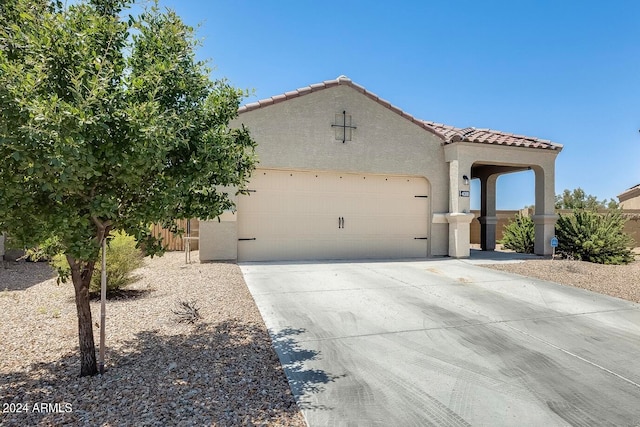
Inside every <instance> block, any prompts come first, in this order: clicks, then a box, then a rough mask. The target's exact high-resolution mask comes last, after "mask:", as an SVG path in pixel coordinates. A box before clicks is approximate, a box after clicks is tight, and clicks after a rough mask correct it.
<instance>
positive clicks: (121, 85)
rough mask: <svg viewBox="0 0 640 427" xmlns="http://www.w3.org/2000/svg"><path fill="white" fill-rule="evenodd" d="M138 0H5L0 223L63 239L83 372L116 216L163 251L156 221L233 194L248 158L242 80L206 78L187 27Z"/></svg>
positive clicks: (32, 238) (50, 250) (222, 203)
mask: <svg viewBox="0 0 640 427" xmlns="http://www.w3.org/2000/svg"><path fill="white" fill-rule="evenodd" d="M132 1H133V0H90V1H86V0H84V1H80V2H78V3H76V4H72V5H69V6H63V5H62V4H61V2H49V1H45V0H3V1H2V2H0V200H1V201H2V202H1V203H0V230H5V231H8V232H9V233H10V234H11V236H12V238H13V239H16V240H18V241H20V242H22V244H23V245H25V246H34V245H42V244H43V242H49V244H48V245H44V247H43V248H42V249H43V250H44V252H45V253H47V254H49V255H50V256H53V255H55V254H56V253H63V254H64V255H65V256H66V258H67V261H68V264H69V267H70V273H69V274H70V276H71V279H72V282H73V286H74V289H75V300H76V307H77V313H78V336H79V343H80V362H81V363H80V373H81V375H94V374H96V373H97V365H96V355H95V344H94V339H93V329H92V320H91V310H90V306H89V284H90V282H91V277H92V276H93V272H94V267H95V264H96V261H97V259H98V253H99V249H100V246H101V243H102V241H103V240H104V239H105V238H106V237H107V236H108V235H109V233H110V232H111V231H112V230H121V231H124V232H126V233H127V234H129V235H131V236H134V238H135V239H136V241H137V242H138V246H139V247H141V248H142V249H143V250H144V251H145V253H146V254H149V255H154V254H158V253H161V252H162V246H161V242H160V241H159V240H158V239H156V238H154V237H153V236H152V235H151V233H150V228H149V225H150V224H151V223H163V224H165V225H167V226H171V227H172V228H173V229H175V228H176V226H175V223H174V222H173V220H174V219H179V218H191V217H198V218H202V219H210V218H214V217H217V216H218V215H220V214H221V213H222V212H223V211H224V210H226V209H230V208H232V207H233V203H232V201H231V200H230V197H229V194H228V191H229V190H224V189H228V188H237V189H239V190H238V191H240V192H242V191H243V190H244V189H245V185H246V181H247V180H248V178H249V176H250V174H251V171H252V170H253V168H254V164H255V159H254V147H255V143H254V141H253V140H252V139H251V137H250V135H249V132H248V130H246V129H244V128H241V129H230V128H229V125H228V124H229V121H230V120H231V119H233V118H234V117H235V116H236V114H237V109H238V106H239V103H240V100H241V98H242V97H243V96H244V92H243V91H240V90H238V89H235V88H233V87H231V86H230V85H229V84H228V83H227V82H226V81H224V80H221V81H211V80H210V78H209V75H210V70H209V68H208V67H207V64H206V63H204V62H201V61H198V60H196V58H195V50H196V48H197V46H198V43H197V42H196V40H195V39H194V32H193V29H192V28H190V27H189V26H187V25H185V24H184V23H183V22H182V21H181V19H180V18H179V17H178V16H177V15H176V14H175V13H174V12H173V11H171V10H164V9H163V10H162V11H160V9H159V8H158V7H157V6H156V5H152V6H151V7H150V8H147V9H145V10H144V12H142V13H141V14H139V15H138V16H136V17H133V16H131V15H129V16H128V18H123V17H124V16H125V15H124V13H123V11H124V10H125V9H127V8H129V7H130V6H131V5H132Z"/></svg>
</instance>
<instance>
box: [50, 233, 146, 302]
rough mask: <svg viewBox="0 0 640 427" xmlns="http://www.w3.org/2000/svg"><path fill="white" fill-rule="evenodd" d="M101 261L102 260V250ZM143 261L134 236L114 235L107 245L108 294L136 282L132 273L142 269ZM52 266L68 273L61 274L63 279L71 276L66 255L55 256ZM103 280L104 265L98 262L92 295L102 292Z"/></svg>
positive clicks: (92, 278) (92, 285)
mask: <svg viewBox="0 0 640 427" xmlns="http://www.w3.org/2000/svg"><path fill="white" fill-rule="evenodd" d="M99 259H100V260H101V259H102V250H100V257H99ZM143 260H144V256H143V255H142V251H140V249H138V248H136V241H135V239H134V238H133V236H129V235H128V234H126V233H124V232H120V231H116V232H115V233H113V237H112V238H111V239H109V240H108V243H107V292H113V291H117V290H119V289H121V288H123V287H125V286H127V285H130V284H131V283H133V282H135V277H134V276H132V274H131V273H132V272H133V271H134V270H135V269H136V268H139V267H142V265H143ZM51 265H52V266H53V267H54V268H56V269H58V270H59V271H62V272H65V273H66V274H61V277H63V278H65V279H66V277H68V276H69V274H70V269H69V264H68V263H67V259H66V258H65V256H64V255H62V254H59V255H56V256H54V257H53V259H52V260H51ZM65 276H66V277H65ZM101 280H102V263H101V262H97V263H96V266H95V270H94V274H93V276H92V277H91V284H90V285H89V291H90V292H91V293H98V292H100V281H101ZM63 281H64V280H63Z"/></svg>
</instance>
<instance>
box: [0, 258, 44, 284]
mask: <svg viewBox="0 0 640 427" xmlns="http://www.w3.org/2000/svg"><path fill="white" fill-rule="evenodd" d="M3 264H4V266H2V265H0V291H4V290H7V291H24V290H26V289H29V288H30V287H32V286H35V285H37V284H40V283H42V282H44V281H45V280H49V279H53V278H54V277H56V273H55V271H54V270H53V268H51V266H49V264H47V263H46V262H26V261H4V263H3Z"/></svg>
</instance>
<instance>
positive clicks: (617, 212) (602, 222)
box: [556, 209, 633, 264]
mask: <svg viewBox="0 0 640 427" xmlns="http://www.w3.org/2000/svg"><path fill="white" fill-rule="evenodd" d="M625 222H626V219H625V218H624V216H623V214H622V210H621V209H611V210H609V211H608V212H607V213H606V214H599V213H597V212H595V211H593V210H590V209H576V210H575V211H574V212H573V213H572V214H567V215H560V217H559V218H558V222H557V223H556V234H557V236H558V251H559V252H560V253H561V254H564V255H565V256H569V257H572V258H575V259H578V260H583V261H589V262H594V263H598V264H628V263H630V262H631V261H633V253H632V252H631V250H630V249H629V246H630V245H631V242H632V240H631V237H629V236H628V235H627V234H626V233H625V232H624V224H625Z"/></svg>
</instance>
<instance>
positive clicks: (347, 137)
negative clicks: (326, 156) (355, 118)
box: [331, 111, 356, 144]
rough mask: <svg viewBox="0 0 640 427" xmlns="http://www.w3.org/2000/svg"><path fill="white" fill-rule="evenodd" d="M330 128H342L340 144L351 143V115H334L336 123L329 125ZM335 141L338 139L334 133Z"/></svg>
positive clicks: (352, 127) (344, 112) (337, 135)
mask: <svg viewBox="0 0 640 427" xmlns="http://www.w3.org/2000/svg"><path fill="white" fill-rule="evenodd" d="M331 127H332V128H336V130H338V128H342V132H341V133H342V143H343V144H344V142H345V141H351V130H352V129H355V128H356V127H355V126H351V115H347V112H346V111H343V112H342V114H336V123H335V124H333V125H331ZM336 139H340V136H339V133H338V132H336Z"/></svg>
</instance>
